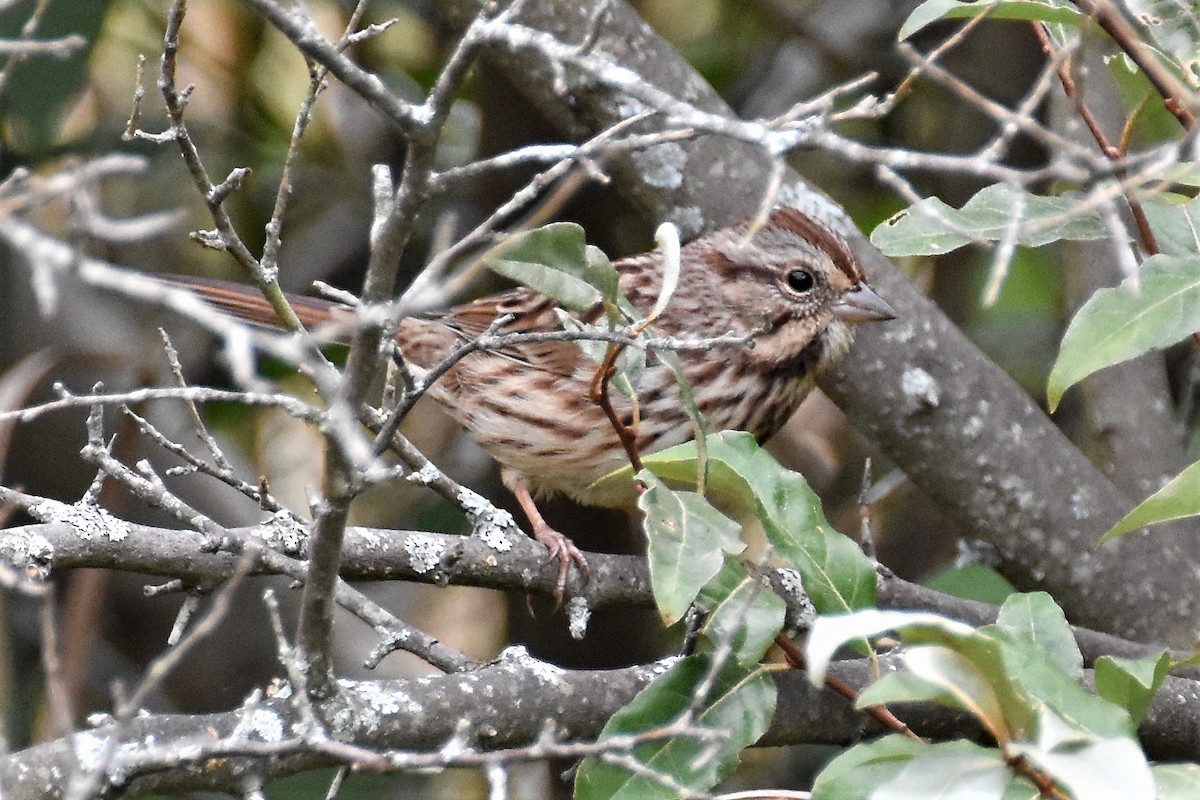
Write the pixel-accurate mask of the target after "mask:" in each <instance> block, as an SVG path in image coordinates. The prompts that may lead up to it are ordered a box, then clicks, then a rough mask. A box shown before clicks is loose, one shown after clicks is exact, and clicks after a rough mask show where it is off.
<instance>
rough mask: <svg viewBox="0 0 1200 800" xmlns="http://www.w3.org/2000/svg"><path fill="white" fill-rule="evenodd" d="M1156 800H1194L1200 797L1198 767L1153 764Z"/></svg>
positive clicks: (1199, 768)
mask: <svg viewBox="0 0 1200 800" xmlns="http://www.w3.org/2000/svg"><path fill="white" fill-rule="evenodd" d="M1150 771H1151V772H1152V773H1153V774H1154V785H1155V789H1156V790H1157V792H1158V794H1157V795H1156V800H1195V798H1197V797H1200V765H1198V764H1155V765H1154V766H1153V767H1151V768H1150Z"/></svg>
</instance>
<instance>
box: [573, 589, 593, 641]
mask: <svg viewBox="0 0 1200 800" xmlns="http://www.w3.org/2000/svg"><path fill="white" fill-rule="evenodd" d="M591 618H592V609H590V608H589V607H588V604H587V600H585V599H584V598H582V597H572V598H571V599H570V600H568V601H567V630H568V631H569V632H570V634H571V638H572V639H575V640H577V641H578V640H580V639H582V638H583V637H584V636H585V635H587V626H588V621H589V620H590V619H591Z"/></svg>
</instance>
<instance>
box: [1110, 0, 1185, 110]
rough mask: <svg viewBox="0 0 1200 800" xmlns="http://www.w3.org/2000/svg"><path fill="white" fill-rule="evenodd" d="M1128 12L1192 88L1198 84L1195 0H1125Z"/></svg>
mask: <svg viewBox="0 0 1200 800" xmlns="http://www.w3.org/2000/svg"><path fill="white" fill-rule="evenodd" d="M1126 7H1127V8H1128V13H1129V14H1131V15H1132V16H1133V17H1134V18H1135V19H1137V21H1138V22H1139V23H1140V27H1141V29H1142V30H1144V31H1145V32H1146V33H1147V34H1149V39H1150V43H1151V44H1153V45H1154V47H1155V48H1156V49H1157V50H1158V52H1159V53H1160V54H1162V55H1163V56H1164V59H1163V60H1165V61H1167V62H1169V63H1170V64H1171V65H1172V66H1174V67H1175V72H1176V74H1177V75H1179V77H1181V78H1182V79H1183V80H1184V81H1185V82H1186V83H1187V84H1188V85H1190V86H1191V87H1192V89H1195V88H1196V87H1197V86H1200V14H1198V13H1197V8H1196V4H1195V3H1184V2H1180V1H1179V0H1126Z"/></svg>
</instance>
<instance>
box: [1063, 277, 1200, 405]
mask: <svg viewBox="0 0 1200 800" xmlns="http://www.w3.org/2000/svg"><path fill="white" fill-rule="evenodd" d="M1197 330H1200V258H1195V257H1192V258H1180V257H1178V256H1164V255H1157V256H1152V257H1150V258H1148V259H1146V261H1145V262H1144V263H1143V264H1142V268H1141V271H1140V273H1139V275H1138V276H1136V279H1135V278H1128V279H1126V280H1125V281H1123V282H1122V283H1121V285H1120V286H1116V287H1114V288H1112V289H1100V290H1099V291H1097V292H1096V293H1095V294H1094V295H1092V297H1091V298H1090V299H1089V300H1088V301H1087V302H1086V303H1084V304H1083V307H1082V308H1081V309H1079V313H1077V314H1076V315H1075V318H1074V319H1073V320H1071V324H1070V326H1068V327H1067V332H1066V334H1065V335H1064V336H1063V341H1062V347H1061V348H1060V350H1059V353H1058V359H1057V360H1056V361H1055V362H1054V368H1053V369H1052V370H1051V371H1050V379H1049V381H1048V384H1049V385H1048V387H1047V390H1046V395H1047V399H1048V401H1049V405H1050V410H1051V411H1053V410H1054V409H1055V408H1056V407H1057V406H1058V402H1059V400H1061V399H1062V396H1063V392H1065V391H1066V390H1067V389H1068V388H1069V387H1071V386H1073V385H1074V384H1076V383H1078V382H1079V381H1081V380H1083V379H1084V378H1086V377H1087V376H1088V375H1091V374H1092V373H1093V372H1095V371H1096V370H1098V369H1103V368H1104V367H1109V366H1112V365H1113V364H1117V363H1120V362H1121V361H1126V360H1128V359H1130V358H1134V357H1135V356H1139V355H1141V354H1142V353H1145V352H1148V351H1149V350H1153V349H1155V348H1162V347H1166V346H1168V345H1171V344H1174V343H1175V342H1178V341H1179V340H1181V339H1183V338H1185V337H1187V336H1189V335H1190V334H1192V333H1193V332H1195V331H1197Z"/></svg>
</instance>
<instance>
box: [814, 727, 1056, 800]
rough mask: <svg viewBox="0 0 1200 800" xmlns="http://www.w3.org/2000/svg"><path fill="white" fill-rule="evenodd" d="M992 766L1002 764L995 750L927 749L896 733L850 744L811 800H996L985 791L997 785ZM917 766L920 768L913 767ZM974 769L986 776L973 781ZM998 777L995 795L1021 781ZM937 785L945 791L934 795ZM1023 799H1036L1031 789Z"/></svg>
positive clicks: (964, 745)
mask: <svg viewBox="0 0 1200 800" xmlns="http://www.w3.org/2000/svg"><path fill="white" fill-rule="evenodd" d="M997 762H999V763H1000V764H1001V765H1003V758H1001V756H1000V753H999V752H998V751H997V750H994V749H989V748H986V747H980V746H979V745H977V744H973V743H971V742H966V741H955V742H943V743H940V744H932V745H931V744H926V743H924V742H920V741H917V740H914V739H910V738H908V737H907V736H901V735H900V734H889V735H887V736H884V737H882V738H880V739H876V740H874V741H871V742H864V743H862V744H859V745H856V746H854V747H852V748H850V749H849V750H847V751H845V752H844V753H842V754H841V755H839V756H838V757H837V758H835V759H833V761H830V762H829V763H828V764H827V765H826V766H825V768H824V769H823V770H821V773H820V774H819V775H817V779H816V781H815V782H814V783H813V790H812V800H858V799H859V798H861V799H862V800H867V798H871V800H875V798H880V797H887V798H899V797H905V798H935V797H936V798H939V800H940V799H941V798H946V797H953V798H960V800H977V799H978V800H983V799H984V798H988V797H994V798H997V800H999V798H1000V797H1002V796H1003V795H1002V794H1000V793H996V794H993V793H991V792H992V791H994V790H995V785H996V784H997V783H999V782H1000V781H999V777H998V774H997V773H996V772H995V771H994V767H995V764H996V763H997ZM918 764H920V765H923V766H920V767H918V766H916V765H918ZM910 768H911V769H910ZM976 770H981V771H984V772H987V773H989V776H988V778H982V776H981V781H980V782H979V783H977V784H976V783H974V782H973V778H974V776H975V775H976V774H977V773H976V772H975V771H976ZM922 772H925V773H927V777H928V778H929V780H928V781H925V780H923V779H922V778H923V776H922V774H921V773H922ZM1004 776H1005V780H1004V782H1003V784H1001V788H1000V791H1001V792H1002V791H1003V788H1004V786H1012V784H1013V783H1023V781H1021V780H1020V779H1018V780H1017V781H1014V779H1013V776H1012V773H1011V772H1010V771H1009V770H1008V769H1007V767H1006V768H1005V769H1004ZM896 781H900V783H899V784H897V783H896ZM968 785H974V786H976V787H977V788H979V789H983V788H985V787H988V789H989V791H988V793H986V794H983V793H970V792H966V791H965V789H964V787H965V786H968ZM938 787H941V791H942V792H947V793H946V794H943V793H940V792H939V790H938ZM1030 788H1032V787H1030ZM1020 796H1021V795H1013V796H1012V797H1014V798H1016V797H1020ZM1025 796H1027V797H1029V798H1030V800H1032V798H1034V797H1036V796H1037V790H1036V789H1035V790H1033V793H1032V794H1029V795H1025Z"/></svg>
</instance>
